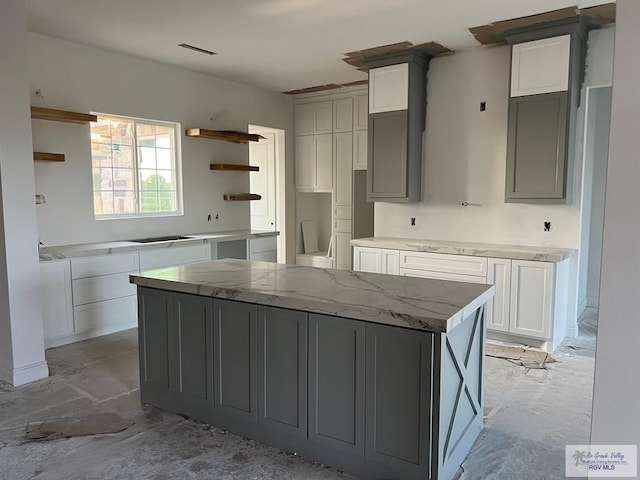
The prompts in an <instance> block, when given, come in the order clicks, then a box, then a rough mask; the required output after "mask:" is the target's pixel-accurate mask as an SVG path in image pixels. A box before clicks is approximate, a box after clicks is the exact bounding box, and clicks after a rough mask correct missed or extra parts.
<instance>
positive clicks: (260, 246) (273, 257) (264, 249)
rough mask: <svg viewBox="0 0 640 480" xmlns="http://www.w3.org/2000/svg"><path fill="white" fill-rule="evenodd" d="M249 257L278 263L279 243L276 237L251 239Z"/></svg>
mask: <svg viewBox="0 0 640 480" xmlns="http://www.w3.org/2000/svg"><path fill="white" fill-rule="evenodd" d="M247 258H248V259H249V260H257V261H260V262H273V263H276V262H277V261H278V243H277V239H276V237H265V238H251V239H249V241H248V255H247Z"/></svg>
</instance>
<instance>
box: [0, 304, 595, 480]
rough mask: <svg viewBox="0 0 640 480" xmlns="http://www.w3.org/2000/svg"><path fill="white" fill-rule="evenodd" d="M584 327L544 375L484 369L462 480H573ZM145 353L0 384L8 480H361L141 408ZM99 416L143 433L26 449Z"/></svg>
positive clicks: (590, 341) (85, 358) (119, 353)
mask: <svg viewBox="0 0 640 480" xmlns="http://www.w3.org/2000/svg"><path fill="white" fill-rule="evenodd" d="M582 326H583V328H582V330H581V336H580V337H579V338H578V339H573V340H572V341H569V342H567V343H566V344H564V345H563V346H562V347H561V348H560V349H559V350H558V351H557V352H556V354H555V355H554V357H555V358H556V360H557V363H552V364H549V365H548V366H547V369H544V370H534V369H531V370H527V369H525V368H523V367H521V366H518V365H515V364H513V363H510V362H509V361H507V360H503V359H498V358H487V365H486V390H485V393H486V397H485V398H486V409H485V412H486V423H485V429H484V430H483V431H482V433H481V435H480V437H479V439H478V441H477V442H476V444H475V445H474V447H473V450H472V452H471V453H470V455H469V456H468V458H467V459H466V460H465V462H464V464H463V466H462V469H461V472H460V473H459V478H460V479H462V480H470V479H487V480H489V479H495V480H509V479H514V480H515V479H523V478H526V479H529V480H535V479H540V480H543V479H544V480H550V479H555V478H558V479H559V478H565V477H564V446H565V444H584V443H588V442H589V427H590V414H591V394H592V385H593V368H594V358H593V357H594V351H595V315H591V316H587V318H586V319H585V321H584V322H583V324H582ZM137 354H138V351H137V331H136V330H128V331H126V332H121V333H117V334H113V335H108V336H105V337H100V338H96V339H93V340H88V341H85V342H79V343H76V344H73V345H68V346H65V347H60V348H54V349H50V350H48V351H47V359H48V361H49V366H50V369H51V376H50V377H49V378H48V379H45V380H41V381H38V382H35V383H33V384H30V385H26V386H24V387H21V388H15V389H14V388H12V387H10V386H9V385H6V384H1V383H0V479H3V480H27V479H39V480H58V479H60V480H62V479H64V480H72V479H96V480H98V479H100V480H107V479H119V480H120V479H135V480H140V479H154V480H168V479H224V480H231V479H234V480H269V479H273V480H275V479H278V480H281V479H296V480H298V479H299V480H303V479H304V480H307V479H309V480H321V479H327V480H346V479H356V477H354V476H352V475H349V474H347V473H344V472H340V471H338V470H336V469H333V468H328V467H325V466H323V465H319V464H315V463H312V462H307V461H305V460H304V459H302V458H300V457H298V456H294V455H289V454H286V453H282V452H279V451H278V450H276V449H273V448H270V447H267V446H264V445H261V444H258V443H255V442H253V441H251V440H245V439H243V438H241V437H238V436H235V435H232V434H226V433H225V432H223V431H220V430H218V429H216V428H213V427H210V426H208V425H205V424H202V423H199V422H196V421H193V420H190V419H185V418H183V417H181V416H179V415H174V414H170V413H167V412H164V411H162V410H159V409H156V408H152V407H144V406H142V405H140V401H139V395H138V357H137ZM96 412H113V413H117V414H119V415H121V416H123V417H127V418H132V419H135V421H136V423H135V425H133V426H132V427H130V428H129V429H127V430H125V431H124V432H120V433H117V434H109V435H94V436H88V437H75V438H70V439H58V440H48V441H26V440H25V438H24V435H25V426H26V424H27V422H28V421H32V420H43V419H47V418H55V417H60V416H73V415H84V414H89V413H96Z"/></svg>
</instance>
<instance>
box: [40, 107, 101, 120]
mask: <svg viewBox="0 0 640 480" xmlns="http://www.w3.org/2000/svg"><path fill="white" fill-rule="evenodd" d="M31 118H37V119H38V120H54V121H56V122H67V123H89V122H97V121H98V117H97V116H96V115H91V114H90V113H79V112H68V111H66V110H54V109H53V108H42V107H31Z"/></svg>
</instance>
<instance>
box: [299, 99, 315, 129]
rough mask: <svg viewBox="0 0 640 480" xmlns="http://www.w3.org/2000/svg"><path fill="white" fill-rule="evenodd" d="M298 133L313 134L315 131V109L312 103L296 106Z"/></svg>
mask: <svg viewBox="0 0 640 480" xmlns="http://www.w3.org/2000/svg"><path fill="white" fill-rule="evenodd" d="M294 119H295V128H296V135H312V134H313V133H314V131H315V110H314V108H313V104H312V103H307V104H305V105H296V106H295V108H294Z"/></svg>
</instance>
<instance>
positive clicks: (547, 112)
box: [506, 92, 567, 202]
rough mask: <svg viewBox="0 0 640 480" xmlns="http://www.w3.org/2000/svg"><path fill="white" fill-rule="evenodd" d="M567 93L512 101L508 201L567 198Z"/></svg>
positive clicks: (508, 157)
mask: <svg viewBox="0 0 640 480" xmlns="http://www.w3.org/2000/svg"><path fill="white" fill-rule="evenodd" d="M566 136H567V92H556V93H547V94H542V95H533V96H528V97H514V98H511V99H510V100H509V130H508V137H507V188H506V201H507V202H509V201H514V202H517V201H527V200H535V199H542V200H544V199H546V200H561V199H564V198H565V197H566V182H567V178H566V168H567V148H566V147H567V144H566Z"/></svg>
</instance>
